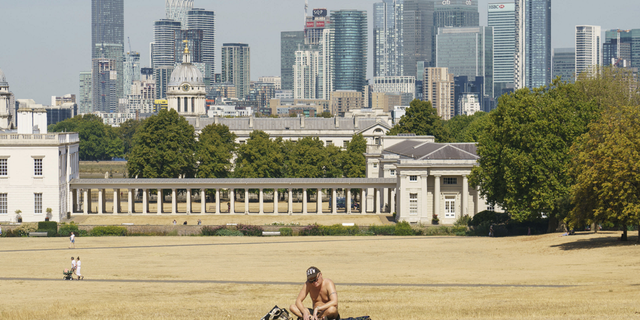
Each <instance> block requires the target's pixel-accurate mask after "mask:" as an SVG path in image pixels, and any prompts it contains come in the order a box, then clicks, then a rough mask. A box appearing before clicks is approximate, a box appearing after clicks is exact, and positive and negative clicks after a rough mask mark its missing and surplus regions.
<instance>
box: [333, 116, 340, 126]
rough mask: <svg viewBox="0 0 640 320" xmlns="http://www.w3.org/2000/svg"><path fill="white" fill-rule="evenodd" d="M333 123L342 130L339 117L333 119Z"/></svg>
mask: <svg viewBox="0 0 640 320" xmlns="http://www.w3.org/2000/svg"><path fill="white" fill-rule="evenodd" d="M333 121H334V122H335V124H336V128H340V121H338V117H337V116H335V117H333Z"/></svg>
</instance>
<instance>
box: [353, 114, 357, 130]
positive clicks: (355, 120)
mask: <svg viewBox="0 0 640 320" xmlns="http://www.w3.org/2000/svg"><path fill="white" fill-rule="evenodd" d="M353 127H354V128H356V129H358V117H356V116H355V115H354V116H353Z"/></svg>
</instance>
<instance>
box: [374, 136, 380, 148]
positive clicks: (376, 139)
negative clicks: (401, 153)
mask: <svg viewBox="0 0 640 320" xmlns="http://www.w3.org/2000/svg"><path fill="white" fill-rule="evenodd" d="M374 143H375V144H376V145H378V146H379V145H380V137H375V139H374Z"/></svg>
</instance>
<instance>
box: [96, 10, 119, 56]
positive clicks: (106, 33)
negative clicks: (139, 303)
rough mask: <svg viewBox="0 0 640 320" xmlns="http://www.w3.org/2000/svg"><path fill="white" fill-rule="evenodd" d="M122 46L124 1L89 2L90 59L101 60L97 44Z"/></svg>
mask: <svg viewBox="0 0 640 320" xmlns="http://www.w3.org/2000/svg"><path fill="white" fill-rule="evenodd" d="M103 43H108V44H120V45H123V46H124V0H91V58H92V59H93V58H102V57H101V56H100V54H101V52H99V48H100V47H99V46H97V45H98V44H103Z"/></svg>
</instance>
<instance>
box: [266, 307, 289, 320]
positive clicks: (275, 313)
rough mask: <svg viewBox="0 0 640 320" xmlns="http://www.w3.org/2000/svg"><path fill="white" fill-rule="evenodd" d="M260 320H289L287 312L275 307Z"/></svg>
mask: <svg viewBox="0 0 640 320" xmlns="http://www.w3.org/2000/svg"><path fill="white" fill-rule="evenodd" d="M260 320H289V311H287V309H285V308H278V306H275V307H273V309H271V311H269V313H267V314H266V315H265V316H264V317H262V319H260Z"/></svg>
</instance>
